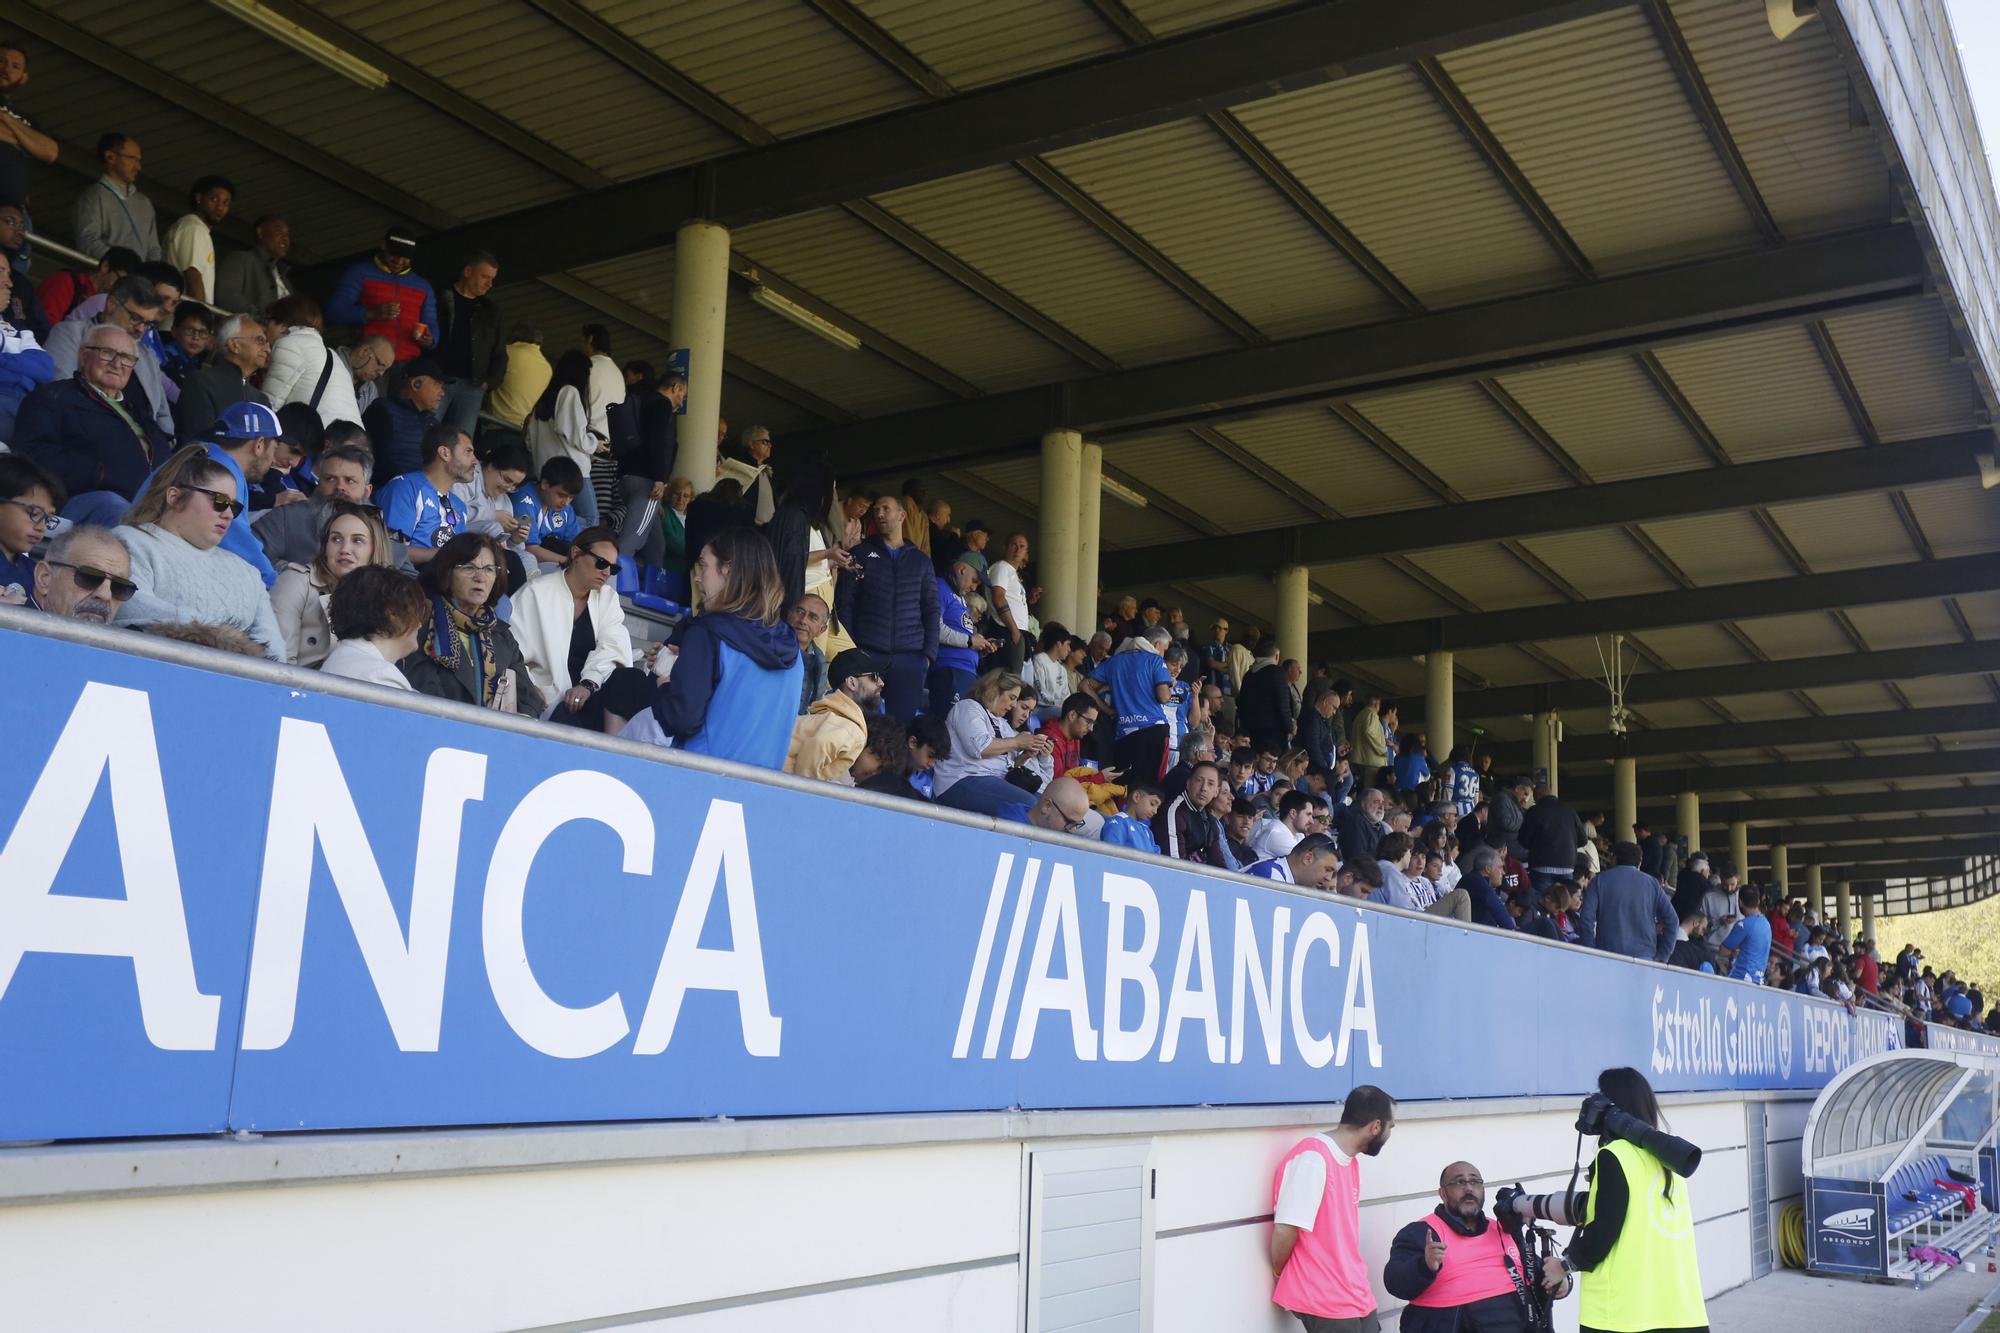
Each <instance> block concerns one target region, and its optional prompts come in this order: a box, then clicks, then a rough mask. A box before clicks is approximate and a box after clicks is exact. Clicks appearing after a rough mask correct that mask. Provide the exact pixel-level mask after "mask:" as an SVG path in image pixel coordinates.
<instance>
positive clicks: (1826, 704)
mask: <svg viewBox="0 0 2000 1333" xmlns="http://www.w3.org/2000/svg"><path fill="white" fill-rule="evenodd" d="M1805 693H1806V697H1807V698H1809V699H1811V700H1812V701H1813V702H1814V703H1816V704H1818V705H1819V707H1820V710H1821V711H1822V712H1826V713H1831V714H1834V715H1836V716H1837V715H1839V714H1841V713H1886V712H1889V711H1890V710H1891V709H1894V708H1895V707H1897V704H1896V700H1895V698H1894V697H1893V696H1891V695H1890V693H1889V691H1888V689H1887V688H1886V687H1885V686H1883V685H1882V684H1881V683H1880V682H1878V681H1862V682H1860V683H1858V684H1854V685H1821V686H1818V687H1816V688H1814V689H1810V690H1807V691H1806V692H1805Z"/></svg>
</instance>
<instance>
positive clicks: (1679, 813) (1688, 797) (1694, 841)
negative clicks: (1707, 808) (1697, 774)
mask: <svg viewBox="0 0 2000 1333" xmlns="http://www.w3.org/2000/svg"><path fill="white" fill-rule="evenodd" d="M1674 832H1676V833H1678V834H1680V836H1681V837H1683V838H1686V839H1687V843H1688V851H1689V852H1698V851H1700V850H1701V794H1700V793H1699V792H1691V791H1684V792H1681V793H1680V794H1679V795H1677V796H1675V797H1674Z"/></svg>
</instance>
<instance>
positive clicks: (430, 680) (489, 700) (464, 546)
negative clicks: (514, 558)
mask: <svg viewBox="0 0 2000 1333" xmlns="http://www.w3.org/2000/svg"><path fill="white" fill-rule="evenodd" d="M421 577H422V579H423V584H424V590H425V591H426V592H428V593H429V594H430V608H429V609H430V614H429V615H427V616H425V617H424V625H423V630H422V632H421V633H420V634H419V636H418V639H417V650H416V651H415V652H413V653H411V654H410V655H409V656H408V657H405V658H404V659H403V660H402V661H401V662H400V663H398V665H399V666H401V667H402V669H403V675H404V676H405V677H406V678H407V679H408V680H409V682H410V684H411V685H412V686H413V687H414V688H415V689H416V691H417V693H419V694H428V695H430V696H432V697H433V698H437V699H451V700H454V701H456V702H458V703H465V704H475V705H477V706H478V707H481V708H497V709H499V710H500V711H502V712H509V713H524V714H526V715H527V716H529V717H540V716H541V714H542V709H543V707H544V706H545V705H544V702H543V699H542V692H541V691H540V690H538V689H536V688H535V685H534V682H533V681H531V680H530V679H529V678H528V671H527V663H526V660H525V659H524V658H523V657H522V656H521V645H520V644H519V643H517V642H516V641H515V639H514V632H513V631H512V630H510V629H508V628H507V626H506V625H505V624H504V623H503V622H502V621H501V620H500V618H499V616H498V614H497V613H496V610H495V608H496V607H498V606H499V605H500V598H501V597H502V596H504V595H505V594H506V591H507V557H506V552H505V550H504V549H502V547H501V545H500V543H499V542H497V541H495V540H494V539H493V538H491V537H488V536H486V535H484V534H482V533H477V532H461V533H459V534H458V536H456V537H453V538H452V539H451V540H450V541H448V542H446V543H445V544H444V545H443V546H441V547H439V548H438V553H437V555H436V556H435V557H433V558H432V560H431V561H430V563H429V564H427V565H425V566H424V570H423V574H422V576H421Z"/></svg>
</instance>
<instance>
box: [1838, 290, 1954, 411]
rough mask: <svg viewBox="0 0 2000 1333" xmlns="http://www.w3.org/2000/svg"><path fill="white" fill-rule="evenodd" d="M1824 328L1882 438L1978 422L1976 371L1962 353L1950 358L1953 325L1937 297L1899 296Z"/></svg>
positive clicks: (1841, 317) (1846, 316)
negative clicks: (1910, 298) (1913, 298)
mask: <svg viewBox="0 0 2000 1333" xmlns="http://www.w3.org/2000/svg"><path fill="white" fill-rule="evenodd" d="M1827 328H1828V330H1829V332H1831V333H1832V335H1833V345H1834V347H1835V348H1836V349H1837V350H1838V351H1839V353H1840V359H1841V362H1842V364H1844V365H1845V366H1846V367H1847V373H1848V374H1849V375H1850V376H1851V377H1852V378H1853V380H1854V387H1855V388H1856V389H1857V390H1858V391H1859V392H1860V394H1861V401H1862V404H1863V405H1864V406H1865V407H1867V409H1868V417H1869V420H1871V421H1873V422H1874V423H1875V431H1876V433H1877V434H1878V435H1880V436H1881V437H1882V438H1883V439H1885V440H1903V439H1911V438H1914V437H1916V436H1920V435H1941V434H1944V433H1946V432H1949V431H1958V430H1973V429H1976V428H1977V427H1978V426H1979V425H1980V424H1981V421H1980V413H1981V404H1980V401H1979V391H1978V389H1977V388H1976V387H1975V386H1974V385H1973V382H1972V369H1971V367H1970V365H1968V364H1967V363H1966V361H1965V360H1964V359H1963V358H1962V357H1961V358H1959V359H1957V360H1954V359H1953V348H1952V341H1951V336H1950V326H1949V325H1948V324H1947V323H1946V322H1945V317H1944V310H1943V309H1942V308H1941V307H1940V306H1939V304H1938V303H1937V302H1936V301H1934V300H1919V301H1899V302H1896V303H1895V304H1892V305H1883V306H1875V307H1872V308H1870V309H1867V310H1858V311H1856V312H1854V313H1853V314H1848V315H1836V316H1834V317H1833V318H1831V319H1829V320H1828V321H1827Z"/></svg>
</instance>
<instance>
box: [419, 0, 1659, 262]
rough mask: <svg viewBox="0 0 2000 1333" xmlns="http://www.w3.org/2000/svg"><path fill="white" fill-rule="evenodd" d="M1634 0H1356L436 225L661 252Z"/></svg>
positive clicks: (528, 240)
mask: <svg viewBox="0 0 2000 1333" xmlns="http://www.w3.org/2000/svg"><path fill="white" fill-rule="evenodd" d="M1622 3H1623V0H1431V2H1430V3H1428V4H1423V5H1412V4H1409V3H1407V0H1347V2H1346V3H1343V4H1338V5H1307V6H1301V7H1298V8H1294V9H1290V10H1284V11H1280V12H1278V13H1275V14H1268V15H1260V16H1257V17H1253V18H1250V19H1246V20H1244V21H1242V22H1240V23H1232V24H1229V25H1226V26H1224V27H1220V28H1215V29H1210V30H1207V31H1203V32H1197V33H1192V34H1189V35H1188V36H1185V37H1177V38H1174V39H1172V40H1169V41H1163V42H1156V43H1153V44H1151V45H1148V46H1142V47H1139V48H1137V49H1135V50H1132V51H1127V52H1121V53H1118V54H1115V55H1110V56H1106V57H1103V58H1101V59H1097V60H1091V61H1084V62H1081V63H1078V64H1074V65H1066V66H1063V67H1061V68H1058V69H1053V70H1048V71H1045V72H1043V73H1039V74H1034V75H1030V76H1028V77H1026V78H1023V79H1018V80H1015V81H1013V82H1010V83H1005V84H1000V85H997V86H995V87H991V88H981V89H977V90H974V91H971V92H966V93H961V94H958V95H957V96H954V97H949V98H945V99H942V100H940V101H937V102H934V103H931V104H929V105H925V106H918V107H912V108H907V109H904V110H900V111H894V112H890V113H888V114H886V115H882V116H876V117H872V118H870V119H868V120H864V121H858V122H856V123H853V124H850V125H840V126H835V127H833V128H831V129H827V130H821V131H818V132H816V133H813V134H807V135H801V136H799V137H797V138H794V139H788V140H786V141H784V142H782V143H777V144H772V145H769V146H767V147H762V148H753V149H751V150H749V151H746V152H742V153H736V154H731V155H729V156H726V157H721V158H715V159H711V160H709V161H707V162H701V163H696V164H692V165H690V166H686V167H679V168H675V169H673V170H670V171H664V172H656V173H654V174H651V175H648V176H642V177H640V178H638V179H636V180H631V181H625V182H621V183H619V184H616V185H611V186H607V187H605V188H602V189H595V190H588V191H585V192H582V193H580V194H577V195H573V196H571V197H570V198H567V199H561V200H555V201H552V202H549V203H545V204H540V205H537V206H535V207H532V208H526V209H521V210H518V211H516V212H513V213H508V214H504V215H502V216H500V217H496V218H491V219H488V220H487V221H485V222H481V223H477V224H473V225H469V226H467V227H464V228H459V229H455V230H453V231H449V232H445V233H443V234H441V235H439V236H436V237H433V238H431V241H430V243H429V246H430V247H436V248H438V249H440V250H441V251H442V252H445V253H447V254H456V253H457V252H458V251H459V250H461V249H463V248H464V247H466V246H468V245H481V246H486V247H488V248H493V249H497V250H499V251H501V252H502V253H506V254H508V255H510V256H516V257H515V258H513V259H512V260H511V263H512V266H513V268H514V269H515V270H516V273H517V275H520V274H522V273H523V272H524V271H527V270H532V272H533V274H534V275H539V274H541V273H547V272H553V271H556V270H559V269H565V268H574V267H577V266H579V265H585V264H594V263H599V262H602V261H605V260H610V259H616V258H619V257H621V256H624V255H628V254H635V253H638V252H639V251H642V250H647V249H651V248H653V247H654V246H657V245H660V244H661V243H663V241H665V240H666V239H668V238H671V237H672V235H673V232H674V229H675V228H676V227H677V226H678V225H679V224H680V222H682V221H683V220H685V219H687V218H691V217H705V218H709V219H711V220H713V221H717V222H721V223H724V224H725V225H729V226H740V225H743V224H746V223H751V222H761V221H766V220H768V219H771V218H777V217H785V216H788V215H791V214H794V213H803V212H807V211H809V210H811V209H814V208H821V207H825V206H827V205H830V204H838V203H842V202H844V201H846V200H849V199H856V198H860V197H862V196H864V195H871V194H879V193H882V192H884V191H888V190H894V189H899V188H901V187H903V186H907V185H915V184H918V183H920V182H923V181H929V180H938V179H942V178H943V177H946V176H954V175H958V174H959V173H961V172H966V171H971V170H974V169H976V168H979V167H985V166H992V165H995V164H998V163H1002V162H1013V161H1016V160H1018V159H1020V158H1023V157H1028V156H1032V155H1033V154H1036V153H1044V152H1050V151H1053V150H1056V149H1060V148H1067V147H1070V146H1072V145H1075V144H1079V143H1086V142H1089V141H1091V140H1095V139H1103V138H1108V137H1111V136H1113V135H1118V134H1125V133H1129V132H1131V131H1133V130H1140V129H1145V128H1147V127H1149V126H1153V125H1160V124H1164V123H1166V122H1168V121H1172V120H1178V119H1180V118H1182V117H1185V116H1191V115H1199V114H1202V113H1204V112H1207V111H1211V110H1216V109H1219V108H1223V107H1228V106H1234V105H1236V104H1238V103H1242V102H1248V101H1255V100H1257V99H1259V98H1265V97H1271V96H1274V95H1276V94H1278V93H1282V92H1287V91H1291V90H1294V89H1299V88H1310V87H1316V86H1318V85H1320V84H1324V83H1329V82H1332V81H1334V80H1336V79H1343V78H1351V77H1354V76H1355V75H1359V74H1366V73H1369V72H1371V71H1374V70H1379V69H1384V68H1387V67H1389V66H1394V65H1403V64H1406V63H1408V62H1409V61H1411V60H1413V59H1417V58H1421V57H1424V56H1428V55H1433V54H1436V53H1438V52H1441V51H1449V50H1453V49H1455V48H1458V47H1463V46H1472V45H1477V44H1479V43H1481V42H1487V41H1492V40H1494V39H1496V38H1500V37H1505V36H1510V35H1513V34H1515V33H1520V32H1525V31H1529V30H1532V29H1535V28H1541V27H1545V26H1548V25H1550V24H1555V23H1562V22H1567V21H1568V20H1571V19H1575V18H1580V17H1583V16H1585V15H1589V14H1596V13H1602V12H1604V11H1606V10H1611V9H1616V8H1619V7H1620V6H1621V4H1622Z"/></svg>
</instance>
